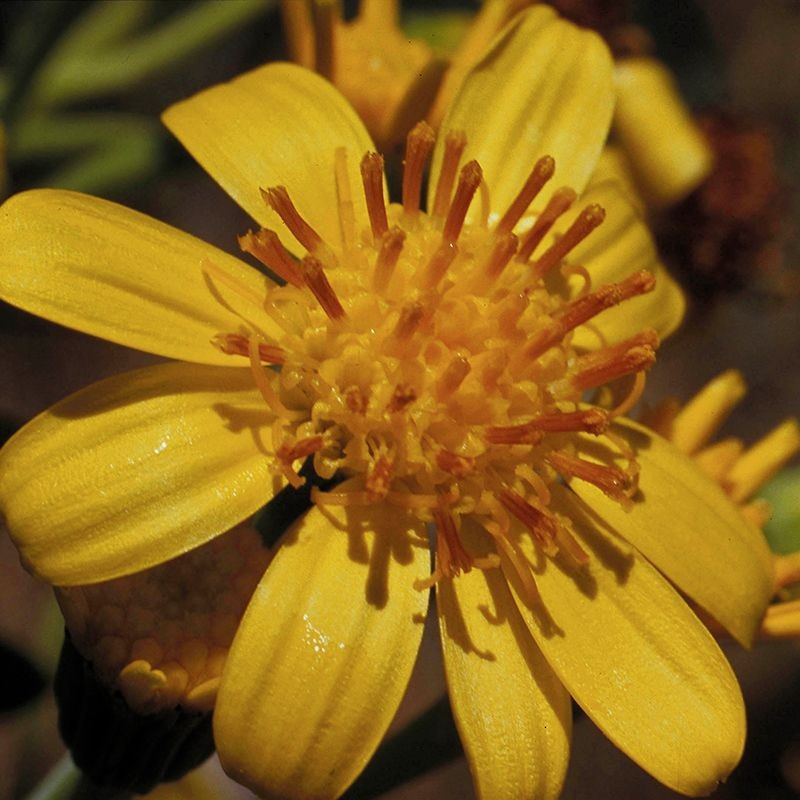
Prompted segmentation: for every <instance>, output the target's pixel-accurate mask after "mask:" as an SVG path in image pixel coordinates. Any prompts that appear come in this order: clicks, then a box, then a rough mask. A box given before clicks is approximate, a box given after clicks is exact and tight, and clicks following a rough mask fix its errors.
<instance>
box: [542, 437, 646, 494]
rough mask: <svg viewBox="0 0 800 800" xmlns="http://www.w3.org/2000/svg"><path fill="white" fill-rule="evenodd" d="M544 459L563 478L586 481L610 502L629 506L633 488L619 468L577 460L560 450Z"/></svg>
mask: <svg viewBox="0 0 800 800" xmlns="http://www.w3.org/2000/svg"><path fill="white" fill-rule="evenodd" d="M545 458H546V460H547V461H548V462H549V463H550V464H551V466H552V467H553V468H554V469H556V470H557V471H558V472H560V473H561V475H563V476H564V478H567V479H569V478H578V479H579V480H582V481H586V482H587V483H591V484H592V485H593V486H596V487H597V488H598V489H600V491H601V492H603V494H605V495H607V496H608V497H610V498H611V499H612V500H616V501H617V502H621V503H623V504H626V505H627V504H629V502H630V493H631V491H632V489H633V488H634V487H633V482H632V478H631V476H630V475H629V474H628V473H626V472H624V471H623V470H621V469H620V468H619V467H615V466H611V465H608V464H595V463H594V462H593V461H587V460H586V459H583V458H577V457H576V456H571V455H569V454H568V453H563V452H561V451H560V450H552V451H551V452H550V453H548V454H547V455H546V456H545Z"/></svg>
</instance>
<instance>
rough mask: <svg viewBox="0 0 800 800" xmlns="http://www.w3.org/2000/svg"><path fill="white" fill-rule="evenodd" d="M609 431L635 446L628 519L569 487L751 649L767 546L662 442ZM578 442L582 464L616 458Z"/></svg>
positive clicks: (598, 497) (632, 426) (762, 603)
mask: <svg viewBox="0 0 800 800" xmlns="http://www.w3.org/2000/svg"><path fill="white" fill-rule="evenodd" d="M614 430H615V432H616V433H618V434H620V435H622V436H623V437H624V438H625V439H626V440H627V441H628V442H629V443H630V444H631V445H632V446H633V448H634V450H635V452H636V458H637V460H638V462H639V465H640V467H641V471H640V474H639V490H640V495H639V496H638V499H637V498H634V499H635V500H636V502H634V505H633V508H632V509H631V510H630V511H629V512H626V511H625V510H623V509H622V507H621V506H620V505H619V504H618V503H616V502H614V501H613V500H610V499H609V498H607V497H606V496H605V495H604V494H602V492H600V490H599V489H597V488H596V487H594V486H592V485H591V484H588V483H584V482H583V481H578V480H574V481H572V484H571V487H572V489H573V490H574V491H575V492H576V493H577V494H578V495H580V496H581V497H582V498H583V499H584V500H585V501H586V502H587V503H588V504H589V505H591V507H592V508H593V509H594V510H595V511H596V512H597V514H598V515H599V516H600V517H602V518H603V519H604V520H605V521H606V522H607V523H608V524H609V525H611V526H613V527H614V528H615V529H616V530H618V531H619V532H620V533H621V534H622V535H623V536H624V537H625V538H626V539H627V540H628V541H629V542H630V543H631V544H633V545H634V546H635V547H636V548H638V550H639V551H640V552H641V553H642V554H643V555H644V556H645V557H646V558H647V559H649V560H650V561H651V562H652V563H653V564H654V565H655V566H656V567H658V569H659V570H661V572H663V573H664V575H666V576H667V577H668V578H669V579H670V580H671V581H672V582H673V583H674V584H675V585H676V586H677V587H678V588H679V589H680V590H681V591H682V592H684V593H685V594H686V595H688V596H689V597H690V598H691V599H692V600H694V601H695V602H696V603H698V604H699V605H700V606H702V607H703V608H704V609H705V610H706V611H708V612H709V613H710V614H711V615H712V616H713V617H714V618H715V619H716V620H717V621H718V622H719V623H720V624H722V625H723V626H724V627H725V628H726V629H727V630H728V631H729V632H730V633H731V634H732V635H733V636H734V637H735V638H736V639H737V640H738V641H739V642H741V643H742V644H744V645H746V646H749V644H750V643H751V642H752V641H753V636H754V635H755V632H756V630H757V629H758V625H759V623H760V621H761V618H762V616H763V615H764V609H765V608H766V606H767V603H768V602H769V598H770V595H771V594H772V560H771V557H770V553H769V550H768V548H767V544H766V540H765V539H764V537H763V536H762V534H761V532H760V531H759V530H757V529H756V528H755V527H753V525H751V524H750V523H749V522H747V521H746V520H745V519H744V517H743V516H742V515H741V513H740V512H739V509H738V508H737V507H736V505H735V504H734V503H732V502H731V500H730V499H729V498H728V497H726V495H725V494H724V493H723V491H722V489H720V487H719V486H718V485H717V484H716V483H715V482H714V481H713V480H712V479H711V478H710V477H708V476H707V475H706V474H705V473H703V472H702V471H701V470H700V469H699V468H698V467H697V466H696V465H695V464H694V462H693V461H692V460H691V459H690V458H688V457H687V456H686V455H684V454H683V453H681V452H680V451H679V450H678V449H677V448H676V447H674V446H673V445H672V444H670V443H669V442H668V441H666V440H665V439H662V438H661V437H660V436H658V435H656V434H654V433H651V432H650V431H648V430H647V429H646V428H643V427H642V426H640V425H637V424H636V423H634V422H631V421H630V420H619V421H618V422H617V423H616V424H615V426H614ZM582 438H583V445H582V447H583V449H584V450H585V455H586V456H587V457H590V458H594V457H598V456H599V457H600V458H601V459H602V460H607V459H610V458H613V454H614V452H615V451H613V450H612V449H611V448H607V447H606V446H605V445H604V444H603V441H602V440H597V439H594V438H593V437H588V436H587V437H582Z"/></svg>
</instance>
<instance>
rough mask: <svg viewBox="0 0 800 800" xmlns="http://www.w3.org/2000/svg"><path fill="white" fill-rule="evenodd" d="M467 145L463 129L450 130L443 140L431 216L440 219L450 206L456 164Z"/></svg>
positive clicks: (456, 170) (456, 169)
mask: <svg viewBox="0 0 800 800" xmlns="http://www.w3.org/2000/svg"><path fill="white" fill-rule="evenodd" d="M466 146H467V137H466V136H465V135H464V133H463V131H450V133H448V134H447V136H446V137H445V140H444V156H443V158H442V168H441V170H440V172H439V181H438V182H437V184H436V196H435V197H434V200H433V216H434V217H438V218H439V219H442V218H443V217H444V215H445V214H446V213H447V209H448V208H449V207H450V195H451V194H452V193H453V185H454V184H455V182H456V174H457V173H458V164H459V162H460V161H461V156H462V155H463V153H464V148H465V147H466Z"/></svg>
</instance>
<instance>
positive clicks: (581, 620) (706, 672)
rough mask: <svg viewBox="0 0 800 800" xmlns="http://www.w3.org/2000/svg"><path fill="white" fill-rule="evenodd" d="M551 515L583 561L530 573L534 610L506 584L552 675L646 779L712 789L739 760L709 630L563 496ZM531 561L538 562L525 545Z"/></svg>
mask: <svg viewBox="0 0 800 800" xmlns="http://www.w3.org/2000/svg"><path fill="white" fill-rule="evenodd" d="M553 490H554V491H553V505H552V508H553V509H554V510H556V511H558V512H559V513H561V514H564V515H565V516H567V517H569V518H570V519H571V520H572V521H573V523H574V531H575V534H576V538H577V540H578V541H579V543H580V545H581V546H582V547H583V549H584V550H585V551H586V553H587V555H588V556H589V563H588V564H587V565H586V566H585V567H583V568H576V567H573V566H571V565H569V566H565V565H564V564H562V563H561V562H559V561H550V560H549V559H548V560H547V561H546V562H545V563H544V564H543V566H542V567H541V568H539V567H537V568H536V583H537V585H538V587H539V591H540V592H541V605H538V606H536V607H535V608H534V609H533V610H532V609H531V608H530V607H529V606H527V605H526V604H525V601H524V600H523V599H522V597H523V595H522V594H521V591H520V590H521V587H519V586H518V584H517V581H518V580H519V579H518V577H516V574H515V573H514V570H513V568H510V569H509V570H508V574H509V575H510V576H511V587H512V591H513V592H514V593H515V596H516V598H517V603H518V605H519V608H520V611H521V613H522V615H523V618H524V619H525V620H526V622H527V624H528V628H529V630H530V632H531V634H532V635H533V638H534V639H535V640H536V642H537V644H538V645H539V647H540V648H541V649H542V652H543V653H544V655H545V657H546V658H547V660H548V661H549V662H550V665H551V666H552V668H553V669H554V670H555V672H556V674H557V675H558V676H559V677H560V678H561V680H562V681H563V682H564V684H565V685H566V687H567V689H569V691H570V693H571V694H572V696H573V697H574V698H575V700H576V701H577V702H578V703H579V704H580V705H581V706H582V707H583V709H584V710H585V711H586V713H587V715H588V716H589V717H590V718H591V719H592V720H593V721H594V722H595V724H596V725H597V726H598V727H599V728H600V729H601V730H602V731H603V732H604V733H605V734H606V736H608V738H609V739H611V741H612V742H614V744H616V745H617V747H619V748H620V749H621V750H622V751H623V752H625V753H626V754H627V755H628V756H630V757H631V758H632V759H633V760H634V761H635V762H636V763H638V764H639V765H640V766H642V767H643V768H644V769H646V770H647V771H648V772H649V773H650V774H651V775H653V777H655V778H656V779H657V780H659V781H661V782H662V783H664V784H666V785H667V786H669V787H670V788H671V789H674V790H676V791H678V792H681V793H683V794H687V795H691V796H696V795H703V794H708V793H710V792H711V791H712V790H713V789H714V787H715V786H716V784H717V782H718V781H720V780H723V779H725V778H726V777H727V776H728V774H729V773H730V772H731V770H732V769H733V768H734V766H736V763H737V762H738V760H739V758H740V757H741V753H742V748H743V746H744V736H745V715H744V704H743V701H742V696H741V693H740V691H739V687H738V685H737V683H736V678H735V677H734V675H733V672H732V670H731V668H730V666H729V665H728V662H727V661H726V660H725V657H724V656H723V655H722V652H721V651H720V649H719V647H718V645H717V643H716V642H715V641H714V639H713V637H712V636H711V634H710V633H709V632H708V630H707V629H706V628H705V627H704V626H703V625H702V624H701V623H700V622H699V620H698V619H697V617H695V615H694V614H693V613H692V612H691V611H690V610H689V608H688V606H687V605H686V604H685V602H684V601H683V600H682V599H681V598H680V596H679V595H678V594H677V592H675V590H674V589H672V587H670V586H669V584H668V583H667V582H666V581H665V580H664V579H663V578H662V577H661V576H660V575H659V574H658V572H656V570H655V569H654V568H653V567H652V566H650V564H648V563H647V561H645V560H644V559H643V558H642V557H641V556H640V555H639V554H638V553H637V552H636V550H635V549H634V548H632V547H630V546H629V545H627V544H625V543H624V542H623V541H622V540H621V539H619V538H618V537H617V536H616V535H615V534H614V533H613V531H611V530H608V529H604V528H601V527H600V526H599V525H598V524H597V520H596V519H595V518H594V516H593V514H592V512H591V510H590V509H589V508H588V507H587V506H585V505H584V504H583V503H582V502H581V500H580V499H578V498H577V497H575V495H573V494H571V493H570V492H569V490H567V489H565V488H563V487H559V486H554V487H553ZM520 545H521V547H522V550H523V552H525V554H526V556H527V557H528V558H529V559H530V560H531V562H532V563H533V564H538V563H540V562H539V557H538V555H537V554H536V553H535V552H534V547H533V544H532V543H531V539H530V537H529V536H528V535H527V534H524V535H523V536H522V537H521V539H520Z"/></svg>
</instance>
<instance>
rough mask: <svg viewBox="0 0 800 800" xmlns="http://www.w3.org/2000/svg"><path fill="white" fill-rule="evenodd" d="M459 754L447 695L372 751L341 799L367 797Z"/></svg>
mask: <svg viewBox="0 0 800 800" xmlns="http://www.w3.org/2000/svg"><path fill="white" fill-rule="evenodd" d="M462 753H463V751H462V748H461V742H460V740H459V738H458V733H457V731H456V726H455V722H454V720H453V712H452V711H451V710H450V702H449V700H448V698H447V695H443V696H442V697H441V698H440V699H439V700H437V701H436V703H434V704H433V705H432V706H431V707H430V708H429V709H428V710H427V711H425V712H424V713H423V714H421V715H420V716H419V717H417V718H416V719H415V720H414V721H413V722H411V723H410V724H409V725H407V726H406V727H405V728H403V730H401V731H400V732H399V733H396V734H395V735H394V736H392V737H391V738H390V739H387V740H386V741H385V742H384V743H383V744H382V745H381V746H380V747H379V748H378V750H377V751H376V753H375V755H374V756H373V757H372V760H371V761H370V762H369V764H368V765H367V768H366V769H365V770H364V771H363V772H362V773H361V775H360V776H359V778H358V780H357V781H356V782H355V783H354V784H353V785H352V786H351V787H350V789H349V790H348V791H347V792H346V793H345V795H344V796H343V798H342V800H368V798H371V797H376V796H378V795H379V794H382V793H383V792H387V791H389V790H390V789H394V788H395V787H397V786H400V785H402V784H404V783H406V782H407V781H410V780H412V779H413V778H416V777H417V776H418V775H423V774H424V773H426V772H429V771H430V770H432V769H435V768H436V767H440V766H442V765H443V764H447V763H448V762H450V761H452V760H453V759H455V758H458V757H459V756H461V755H462Z"/></svg>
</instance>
